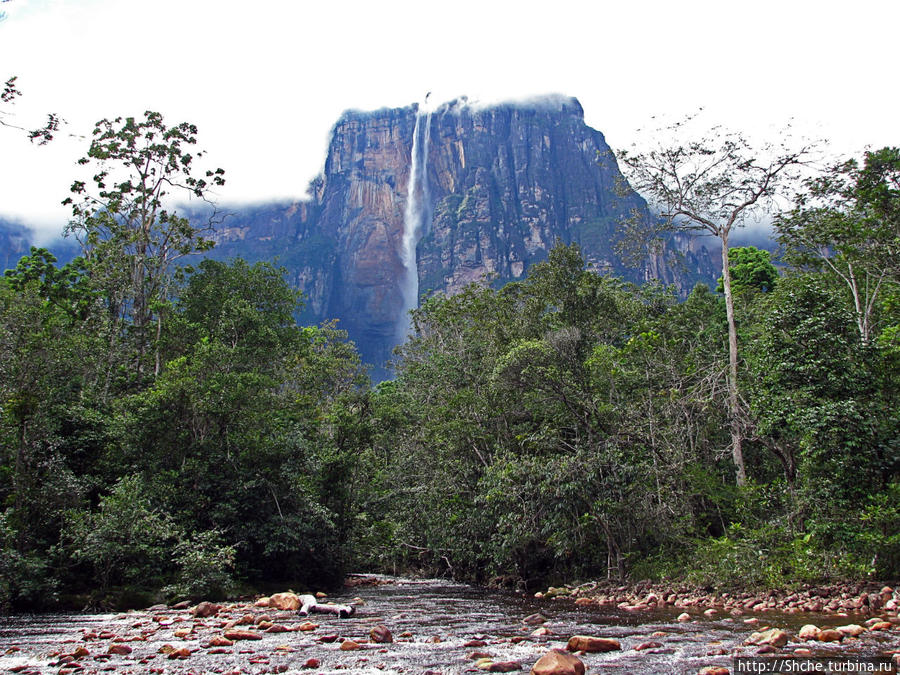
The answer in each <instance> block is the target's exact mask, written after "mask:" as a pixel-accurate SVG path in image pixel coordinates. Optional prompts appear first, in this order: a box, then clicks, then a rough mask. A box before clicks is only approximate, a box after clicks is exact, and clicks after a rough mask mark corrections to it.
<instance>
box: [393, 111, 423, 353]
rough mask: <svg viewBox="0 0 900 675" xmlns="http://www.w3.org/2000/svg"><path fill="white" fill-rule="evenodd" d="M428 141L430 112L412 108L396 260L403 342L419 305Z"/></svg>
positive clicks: (399, 325) (401, 337) (398, 327)
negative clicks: (419, 255) (399, 264)
mask: <svg viewBox="0 0 900 675" xmlns="http://www.w3.org/2000/svg"><path fill="white" fill-rule="evenodd" d="M430 144H431V112H422V111H421V110H417V111H416V125H415V128H414V129H413V141H412V152H411V153H410V167H409V183H408V184H407V190H406V208H405V210H404V212H403V243H402V248H401V250H400V260H401V261H402V262H403V269H404V274H403V280H402V282H401V284H400V291H401V294H402V298H403V308H402V312H401V314H400V319H399V321H398V324H397V337H398V338H399V339H400V341H401V342H403V341H405V340H406V338H407V335H408V334H409V329H410V318H409V312H410V310H413V309H415V308H416V307H418V306H419V270H418V266H417V264H416V248H417V247H418V245H419V241H420V240H421V239H422V235H423V234H425V233H426V232H427V231H428V227H429V226H430V225H431V194H430V192H429V189H428V150H429V146H430Z"/></svg>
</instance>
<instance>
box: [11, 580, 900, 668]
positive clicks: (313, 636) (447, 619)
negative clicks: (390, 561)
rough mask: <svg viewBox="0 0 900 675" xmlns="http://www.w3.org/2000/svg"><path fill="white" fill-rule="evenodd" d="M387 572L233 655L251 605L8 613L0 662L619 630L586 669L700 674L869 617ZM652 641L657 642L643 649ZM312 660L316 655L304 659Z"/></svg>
mask: <svg viewBox="0 0 900 675" xmlns="http://www.w3.org/2000/svg"><path fill="white" fill-rule="evenodd" d="M388 581H389V582H390V583H386V584H383V585H377V586H364V587H357V588H353V589H347V590H346V592H345V593H343V594H342V595H335V596H332V597H330V598H329V600H333V601H335V602H348V601H350V600H351V599H353V598H360V599H361V600H362V603H364V604H359V606H358V607H357V612H356V614H355V615H354V616H352V617H350V618H345V619H342V618H339V617H336V616H333V615H330V614H315V615H311V616H310V617H309V619H310V620H312V621H314V622H315V623H316V624H318V627H317V628H316V629H315V630H310V631H291V632H286V633H277V634H268V633H262V636H263V637H262V639H261V640H255V641H239V642H236V643H235V645H234V646H233V647H231V648H229V649H223V650H220V651H222V652H224V653H210V651H209V649H208V648H205V645H206V643H207V641H208V639H209V637H210V636H211V635H214V634H221V632H222V631H221V628H222V624H223V622H224V621H223V619H227V618H228V617H233V618H237V617H239V616H241V615H243V614H246V613H248V612H249V611H251V610H249V609H248V608H247V607H246V606H243V607H235V608H233V609H229V610H228V611H229V612H230V613H225V616H224V617H223V616H222V615H220V616H219V617H214V618H209V619H197V620H195V619H193V617H191V616H190V614H189V613H188V612H186V611H181V612H176V611H172V610H168V611H156V612H149V611H135V612H128V613H125V614H71V615H62V614H54V615H36V616H24V615H18V616H10V617H0V672H19V673H42V674H43V673H60V672H63V673H66V672H69V671H71V672H74V673H101V672H109V673H198V674H199V673H238V672H239V673H248V674H249V673H254V674H255V673H277V672H288V673H293V672H296V673H335V674H340V673H343V674H346V673H371V674H375V673H428V672H430V673H432V674H436V673H441V674H450V673H464V672H481V671H479V670H478V669H477V667H476V665H475V663H476V660H475V658H472V657H473V652H483V653H486V654H489V655H490V657H491V658H492V659H493V660H494V661H495V662H498V661H503V662H509V661H513V662H518V663H519V664H521V672H523V673H524V672H528V671H529V670H530V669H531V666H532V665H533V664H534V663H535V662H536V661H537V660H538V658H540V656H541V655H542V654H544V653H546V652H547V651H548V649H550V648H552V647H565V646H566V641H567V640H568V638H569V637H570V636H572V635H593V636H598V637H606V638H615V639H617V640H619V642H620V643H621V647H622V648H621V650H618V651H613V652H606V653H602V654H585V655H583V656H582V657H581V658H582V660H583V661H584V663H585V665H586V667H587V672H588V673H623V674H624V673H636V674H650V673H675V674H687V673H691V674H696V673H697V672H698V671H699V670H700V669H701V668H702V667H704V666H724V667H726V668H728V669H729V670H730V671H731V672H734V671H733V663H732V656H733V655H734V654H735V653H740V654H745V655H753V654H755V653H756V651H757V649H758V648H757V647H743V646H742V643H743V642H744V641H745V640H746V639H747V638H748V637H749V635H750V633H751V632H753V631H756V630H759V629H760V627H763V626H766V625H768V626H773V627H777V628H782V629H785V630H787V631H788V632H789V633H792V635H796V632H797V630H798V629H799V627H800V626H801V625H802V624H804V623H814V624H816V625H818V626H820V627H825V626H829V627H831V626H838V625H845V624H848V623H863V621H864V620H865V618H866V617H861V616H859V617H854V616H850V617H836V616H827V615H788V614H780V613H776V612H768V613H765V614H761V615H758V618H759V619H760V623H759V625H756V626H754V625H749V624H746V623H744V619H746V618H748V617H749V616H750V615H746V616H742V617H739V618H731V617H727V618H721V619H707V618H706V617H704V616H703V615H702V614H700V613H699V610H696V611H697V615H696V616H695V617H694V620H692V621H690V622H686V623H679V622H676V621H675V617H676V616H677V614H678V613H680V612H681V610H674V609H673V610H672V611H664V612H663V611H660V612H625V611H621V610H618V609H608V608H606V609H603V608H597V607H585V608H583V607H576V606H575V605H574V603H572V602H571V601H567V600H553V601H550V600H537V599H534V598H531V597H523V596H518V595H515V594H511V593H510V594H507V593H498V592H496V591H486V590H482V589H477V588H472V587H469V586H465V585H460V584H453V583H450V582H446V581H441V580H426V581H417V580H415V581H414V580H406V579H390V580H388ZM252 612H253V613H255V614H256V615H259V614H262V613H263V612H266V613H268V614H270V615H271V616H272V618H273V619H274V620H275V621H276V622H278V623H282V624H284V625H286V626H288V627H289V628H290V627H293V628H296V627H297V625H299V624H300V623H302V622H303V621H305V620H306V619H304V618H302V617H298V616H297V615H296V613H282V612H273V611H270V610H261V609H253V610H252ZM534 613H540V614H542V615H543V616H545V617H547V622H546V623H545V624H544V626H546V627H547V628H548V629H549V630H550V631H552V634H551V635H547V636H543V637H534V636H532V635H531V633H532V632H533V631H534V630H535V628H536V627H537V626H535V625H526V624H524V623H523V619H525V618H526V617H527V616H529V615H532V614H534ZM161 617H162V618H161ZM377 624H383V625H384V626H387V628H388V629H389V630H390V631H391V632H392V633H393V637H394V642H393V643H390V644H374V643H367V642H366V641H367V640H368V637H369V630H370V629H371V628H372V626H374V625H377ZM176 631H178V633H176ZM188 631H190V632H188ZM186 632H187V633H188V634H187V635H185V633H186ZM334 636H338V639H337V640H335V641H333V642H325V641H323V639H322V638H325V639H326V640H328V639H329V638H331V637H334ZM344 638H349V639H353V640H355V641H357V642H360V643H361V648H360V649H358V650H356V651H342V650H340V640H341V639H344ZM473 641H475V644H472V643H473ZM478 642H483V643H485V644H484V645H483V646H482V645H479V644H478ZM648 642H654V643H658V645H659V646H657V647H651V648H645V649H641V650H635V647H637V646H641V645H644V644H645V643H648ZM113 644H123V645H127V646H128V647H130V648H131V650H132V651H131V653H129V654H124V655H107V652H108V650H109V647H110V646H111V645H113ZM164 645H171V646H172V647H175V648H182V647H185V648H187V649H188V650H190V652H191V654H190V656H188V657H187V658H185V659H183V660H180V659H179V660H173V659H170V658H168V657H167V655H166V654H165V653H161V652H160V649H161V648H162V647H164ZM79 647H81V648H82V650H81V652H80V655H78V656H77V657H75V658H74V659H70V660H69V663H64V662H62V661H63V660H64V659H62V658H61V657H65V656H66V655H72V654H74V653H76V650H77V649H78V648H79ZM797 647H806V648H810V649H811V650H812V651H813V655H816V656H845V655H867V656H873V655H882V654H885V653H889V652H892V651H894V650H897V649H900V629H898V628H897V627H896V626H895V627H894V630H891V631H883V632H877V633H876V632H870V633H865V634H864V635H862V636H861V637H859V638H852V639H850V638H848V639H846V640H844V642H843V643H842V644H825V643H809V644H806V643H801V642H799V641H798V640H797V639H796V637H794V638H793V639H792V640H791V642H790V643H789V644H788V646H787V647H786V648H785V649H784V650H782V651H781V652H780V653H782V654H785V653H787V654H790V653H791V651H792V650H793V649H794V648H797ZM84 652H87V654H85V653H84ZM311 658H314V659H317V660H318V661H319V663H318V665H317V666H315V667H312V668H310V667H304V666H305V665H306V664H307V663H308V661H309V659H311Z"/></svg>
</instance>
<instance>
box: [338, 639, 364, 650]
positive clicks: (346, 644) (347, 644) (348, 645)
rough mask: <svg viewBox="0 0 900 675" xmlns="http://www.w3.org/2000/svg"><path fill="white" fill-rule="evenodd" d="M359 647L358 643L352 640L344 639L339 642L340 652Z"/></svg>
mask: <svg viewBox="0 0 900 675" xmlns="http://www.w3.org/2000/svg"><path fill="white" fill-rule="evenodd" d="M359 648H360V645H359V643H358V642H356V641H354V640H344V641H343V642H342V643H341V651H342V652H352V651H356V650H357V649H359Z"/></svg>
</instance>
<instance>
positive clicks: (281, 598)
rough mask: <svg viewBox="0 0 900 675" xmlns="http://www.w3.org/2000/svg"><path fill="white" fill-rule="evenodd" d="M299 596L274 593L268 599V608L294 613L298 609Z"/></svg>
mask: <svg viewBox="0 0 900 675" xmlns="http://www.w3.org/2000/svg"><path fill="white" fill-rule="evenodd" d="M300 604H301V603H300V596H299V595H297V594H296V593H276V594H275V595H273V596H271V597H270V598H269V607H274V608H276V609H280V610H282V611H288V612H294V611H296V610H298V609H300Z"/></svg>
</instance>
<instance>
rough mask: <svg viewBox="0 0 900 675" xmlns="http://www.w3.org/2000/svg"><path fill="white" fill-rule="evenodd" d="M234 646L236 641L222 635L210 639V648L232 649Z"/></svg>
mask: <svg viewBox="0 0 900 675" xmlns="http://www.w3.org/2000/svg"><path fill="white" fill-rule="evenodd" d="M233 645H234V640H229V639H228V638H226V637H223V636H221V635H213V636H212V637H211V638H209V646H210V647H231V646H233Z"/></svg>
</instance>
